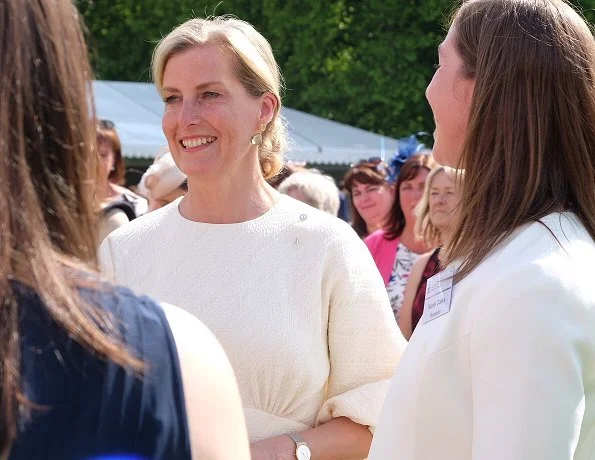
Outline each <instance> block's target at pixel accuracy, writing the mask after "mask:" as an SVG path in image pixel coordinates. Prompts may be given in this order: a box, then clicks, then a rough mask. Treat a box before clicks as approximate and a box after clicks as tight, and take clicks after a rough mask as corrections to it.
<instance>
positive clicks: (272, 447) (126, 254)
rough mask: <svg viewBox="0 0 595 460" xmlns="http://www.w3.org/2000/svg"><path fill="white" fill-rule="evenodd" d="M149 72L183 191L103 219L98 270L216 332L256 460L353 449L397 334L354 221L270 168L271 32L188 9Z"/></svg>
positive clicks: (277, 126) (276, 154)
mask: <svg viewBox="0 0 595 460" xmlns="http://www.w3.org/2000/svg"><path fill="white" fill-rule="evenodd" d="M153 77H154V80H155V84H156V86H157V89H158V91H159V93H160V94H161V95H162V97H163V100H164V102H165V110H164V113H163V130H164V133H165V135H166V137H167V140H168V143H169V149H170V152H171V155H172V157H173V159H174V161H175V162H176V164H177V165H178V167H179V168H180V170H181V171H182V172H183V173H184V174H186V176H187V177H188V193H187V194H186V195H185V196H184V197H183V198H180V199H178V200H176V201H174V202H173V203H171V204H170V205H167V206H165V207H163V208H161V209H159V210H156V211H154V212H152V213H151V214H149V215H147V216H146V217H145V218H143V219H140V220H138V221H135V222H132V223H131V224H130V226H129V227H124V228H122V229H121V230H118V231H116V232H115V233H113V234H112V235H110V236H109V237H108V238H107V239H106V240H105V241H104V243H103V245H102V247H101V258H102V264H103V267H104V269H105V271H106V273H109V274H111V275H112V276H113V277H115V279H117V280H118V281H119V282H121V283H123V284H125V285H128V286H130V287H132V288H133V289H135V290H138V291H140V292H144V293H147V294H150V295H153V296H155V297H156V298H158V299H160V300H163V301H165V302H170V303H173V304H177V305H181V306H182V307H184V308H185V309H186V310H188V311H189V312H191V313H193V314H194V315H196V316H197V317H198V318H200V319H201V320H202V321H204V322H205V324H207V325H208V326H209V327H210V328H211V329H212V330H213V331H214V332H215V334H216V336H217V337H218V338H219V340H220V341H221V343H222V344H223V347H224V349H225V351H226V352H227V354H228V356H229V358H230V360H231V362H232V365H233V367H234V370H235V372H236V376H237V379H238V384H239V387H240V392H241V396H242V400H243V403H244V411H245V416H246V421H247V425H248V431H249V437H250V440H251V442H252V444H251V450H252V459H253V460H259V459H269V458H293V457H294V456H297V457H298V458H300V459H309V458H310V456H311V457H312V458H313V459H317V460H318V459H331V458H333V459H334V458H337V459H339V458H340V459H350V458H353V459H356V458H360V459H361V458H364V457H366V456H367V454H368V450H369V446H370V442H371V431H370V428H372V429H373V427H374V426H375V424H376V418H377V416H378V414H379V411H380V407H381V405H382V401H383V399H384V395H385V391H386V388H387V385H388V381H389V378H390V377H391V376H392V373H393V371H394V366H395V365H396V363H397V361H398V358H399V356H400V354H401V350H402V348H403V345H404V340H403V338H402V336H401V335H400V334H399V332H398V329H397V327H396V325H395V324H394V321H391V315H390V307H389V305H388V301H387V298H386V293H385V291H384V288H383V284H382V280H381V278H380V276H379V274H378V273H377V271H376V269H375V268H374V262H373V260H372V258H371V256H370V254H369V253H368V251H367V249H366V247H365V245H364V244H363V242H361V241H360V240H359V238H358V237H357V236H356V235H355V233H354V232H353V231H352V230H351V228H350V227H349V226H348V225H347V224H346V223H344V222H342V221H340V220H339V219H336V218H334V217H332V216H330V215H328V214H327V213H324V212H322V211H319V210H317V209H314V208H312V207H311V206H308V205H307V204H305V203H301V202H298V201H296V200H294V199H292V198H290V197H288V196H286V195H282V194H280V193H279V192H277V191H276V190H275V189H274V188H273V187H271V186H270V185H269V184H268V183H267V179H270V178H272V177H274V176H275V175H276V174H277V173H278V172H279V170H280V169H281V167H282V165H283V153H284V150H285V144H286V141H285V128H284V124H283V121H282V119H281V117H280V109H281V97H280V90H281V75H280V74H279V69H278V67H277V64H276V62H275V60H274V57H273V53H272V50H271V47H270V45H269V43H268V42H267V41H266V39H265V38H264V37H263V36H262V35H260V34H259V33H258V32H257V31H256V30H255V29H254V28H253V27H252V26H251V25H250V24H248V23H246V22H243V21H241V20H238V19H233V18H226V17H217V18H210V19H192V20H190V21H188V22H186V23H184V24H182V25H181V26H179V27H177V28H176V29H174V31H173V32H171V33H170V34H169V35H167V36H166V37H165V38H164V39H163V40H162V41H161V42H160V43H159V45H158V46H157V48H156V50H155V53H154V56H153ZM153 241H159V242H160V244H159V246H157V247H155V245H154V244H152V242H153Z"/></svg>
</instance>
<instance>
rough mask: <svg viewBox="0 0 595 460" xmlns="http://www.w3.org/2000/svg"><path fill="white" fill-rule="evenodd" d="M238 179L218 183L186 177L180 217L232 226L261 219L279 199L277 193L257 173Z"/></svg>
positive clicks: (219, 180)
mask: <svg viewBox="0 0 595 460" xmlns="http://www.w3.org/2000/svg"><path fill="white" fill-rule="evenodd" d="M246 176H247V177H241V178H239V179H238V178H232V179H230V178H226V179H223V180H221V179H218V180H214V181H212V182H209V181H207V180H204V178H202V179H201V178H192V177H188V193H186V195H185V196H184V198H182V201H181V202H180V204H179V210H180V213H181V214H182V216H184V218H186V219H188V220H192V221H195V222H204V223H211V224H234V223H239V222H246V221H249V220H252V219H256V218H257V217H260V216H262V215H263V214H264V213H266V212H267V211H268V210H269V209H271V208H272V207H273V206H274V204H275V203H276V202H277V200H278V199H279V196H280V195H279V192H277V191H276V190H275V189H274V188H273V187H271V186H270V185H269V184H267V182H266V181H265V180H264V178H263V177H262V175H261V174H260V173H259V174H257V177H255V178H252V177H250V175H248V174H247V175H246Z"/></svg>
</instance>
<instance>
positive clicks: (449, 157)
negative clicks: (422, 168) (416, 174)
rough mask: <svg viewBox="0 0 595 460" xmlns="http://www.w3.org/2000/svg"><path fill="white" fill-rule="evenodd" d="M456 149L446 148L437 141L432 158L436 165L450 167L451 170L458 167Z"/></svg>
mask: <svg viewBox="0 0 595 460" xmlns="http://www.w3.org/2000/svg"><path fill="white" fill-rule="evenodd" d="M453 150H454V149H449V148H444V147H443V145H441V144H440V142H438V141H436V143H435V144H434V147H433V148H432V156H433V157H434V160H436V163H438V164H439V165H441V166H450V167H451V168H456V167H457V162H458V155H457V154H456V153H455V154H453Z"/></svg>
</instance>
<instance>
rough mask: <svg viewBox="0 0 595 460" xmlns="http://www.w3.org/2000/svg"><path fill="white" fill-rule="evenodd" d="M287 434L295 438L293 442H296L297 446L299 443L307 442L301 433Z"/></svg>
mask: <svg viewBox="0 0 595 460" xmlns="http://www.w3.org/2000/svg"><path fill="white" fill-rule="evenodd" d="M287 436H289V437H290V438H291V439H293V442H295V445H296V446H298V445H299V444H302V443H303V444H306V441H304V438H302V437H301V436H300V435H299V433H289V434H287ZM306 445H307V444H306Z"/></svg>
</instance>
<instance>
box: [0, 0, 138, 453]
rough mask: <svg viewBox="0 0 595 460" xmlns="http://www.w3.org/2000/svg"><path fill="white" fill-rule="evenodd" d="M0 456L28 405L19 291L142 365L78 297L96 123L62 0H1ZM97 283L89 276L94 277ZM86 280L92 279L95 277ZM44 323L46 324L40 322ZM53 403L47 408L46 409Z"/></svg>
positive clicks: (117, 357) (87, 242)
mask: <svg viewBox="0 0 595 460" xmlns="http://www.w3.org/2000/svg"><path fill="white" fill-rule="evenodd" d="M0 35H1V36H2V39H1V40H0V75H2V81H1V82H0V209H2V212H0V305H2V308H0V385H1V390H0V456H2V457H3V458H4V455H6V453H7V452H8V450H9V449H10V446H11V445H12V443H13V442H14V440H15V438H16V436H17V429H18V426H19V424H20V422H21V421H22V418H23V417H26V416H27V414H28V412H29V411H30V410H31V405H30V404H29V403H28V402H27V401H26V399H25V396H24V394H23V391H22V390H21V377H20V369H21V363H20V341H21V337H20V332H19V317H20V309H21V308H22V305H20V303H19V298H20V297H18V295H17V291H19V290H21V291H22V290H23V289H28V290H32V291H34V292H35V293H36V294H37V295H38V296H39V298H40V300H41V306H42V307H41V308H43V309H44V310H45V313H47V315H48V316H49V318H51V319H52V320H53V321H54V323H55V324H56V325H57V326H58V327H59V328H60V329H61V330H62V331H63V332H64V334H65V335H67V336H69V337H71V338H72V339H73V340H74V341H75V342H77V343H79V344H80V345H82V346H84V347H86V348H87V349H89V350H90V351H91V352H93V353H96V354H97V355H99V356H101V357H104V358H108V359H111V360H113V361H114V362H116V363H118V364H123V365H127V364H130V365H132V366H135V365H138V367H137V368H138V369H140V367H141V364H140V363H138V362H137V360H135V359H133V358H132V357H131V356H130V355H129V354H127V352H126V351H125V350H124V349H123V347H122V346H121V344H119V343H118V341H117V340H116V339H112V337H111V335H110V334H108V331H110V330H111V329H109V327H107V325H108V323H107V322H104V321H103V319H104V318H102V316H101V315H100V313H99V312H98V311H96V310H95V309H93V308H91V306H90V305H87V304H86V303H84V302H82V301H81V299H80V297H79V295H78V289H79V288H80V287H81V286H89V284H93V283H92V282H91V279H93V276H94V275H93V274H92V273H91V272H90V271H88V270H87V268H86V266H87V264H90V265H91V266H93V267H96V264H97V262H96V246H95V245H96V243H97V236H96V229H97V225H96V221H95V212H94V209H95V207H94V199H93V195H94V184H95V183H96V179H97V155H96V150H95V145H94V144H95V134H96V131H95V130H96V121H95V119H94V117H93V116H90V115H91V114H92V113H93V111H94V110H93V108H92V104H91V103H90V101H91V99H90V95H91V94H92V86H91V79H92V73H91V68H90V65H89V61H88V57H87V56H88V54H87V48H86V45H85V41H84V37H83V34H82V31H81V24H80V18H79V15H78V13H77V10H76V8H75V7H74V5H73V4H72V3H71V2H70V1H66V0H65V1H47V0H10V1H1V2H0ZM95 284H96V283H95ZM95 284H94V285H95ZM48 327H50V326H49V325H48ZM50 410H51V408H50Z"/></svg>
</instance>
